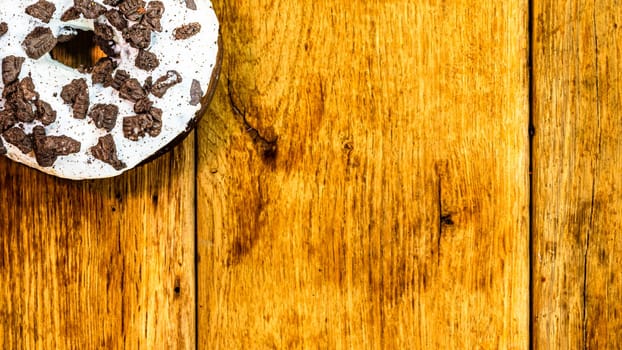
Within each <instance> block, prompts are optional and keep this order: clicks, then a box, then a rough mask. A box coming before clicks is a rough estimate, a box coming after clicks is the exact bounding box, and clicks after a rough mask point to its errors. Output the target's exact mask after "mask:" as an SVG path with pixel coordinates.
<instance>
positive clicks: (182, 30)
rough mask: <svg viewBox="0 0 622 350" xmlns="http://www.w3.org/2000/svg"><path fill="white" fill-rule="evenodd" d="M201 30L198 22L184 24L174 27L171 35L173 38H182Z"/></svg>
mask: <svg viewBox="0 0 622 350" xmlns="http://www.w3.org/2000/svg"><path fill="white" fill-rule="evenodd" d="M200 31H201V24H200V23H198V22H194V23H190V24H184V25H183V26H181V27H178V28H175V30H174V31H173V36H174V37H175V40H184V39H188V38H189V37H191V36H193V35H196V34H198V33H199V32H200Z"/></svg>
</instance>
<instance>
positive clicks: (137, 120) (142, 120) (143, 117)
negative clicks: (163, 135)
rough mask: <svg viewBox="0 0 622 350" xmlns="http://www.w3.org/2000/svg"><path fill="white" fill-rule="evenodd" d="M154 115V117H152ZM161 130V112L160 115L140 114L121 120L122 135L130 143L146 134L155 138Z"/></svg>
mask: <svg viewBox="0 0 622 350" xmlns="http://www.w3.org/2000/svg"><path fill="white" fill-rule="evenodd" d="M154 114H155V115H154ZM161 130H162V111H161V110H160V113H159V114H158V113H157V111H156V113H142V114H138V115H135V116H131V117H125V118H123V135H124V136H125V137H126V138H127V139H129V140H132V141H138V140H139V139H141V138H143V137H144V136H145V135H146V134H149V135H150V136H154V137H155V136H157V135H159V134H160V131H161Z"/></svg>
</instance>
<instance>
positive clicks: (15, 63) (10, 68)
mask: <svg viewBox="0 0 622 350" xmlns="http://www.w3.org/2000/svg"><path fill="white" fill-rule="evenodd" d="M25 60H26V58H24V57H17V56H6V57H5V58H3V59H2V83H3V84H4V85H8V84H10V83H12V82H14V81H16V80H17V78H18V77H19V73H21V71H22V64H23V63H24V61H25Z"/></svg>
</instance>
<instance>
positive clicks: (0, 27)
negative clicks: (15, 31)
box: [0, 22, 9, 37]
mask: <svg viewBox="0 0 622 350" xmlns="http://www.w3.org/2000/svg"><path fill="white" fill-rule="evenodd" d="M8 31H9V25H8V24H7V23H6V22H0V37H2V36H3V35H4V34H6V32H8Z"/></svg>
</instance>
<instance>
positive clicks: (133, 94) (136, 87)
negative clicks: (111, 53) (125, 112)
mask: <svg viewBox="0 0 622 350" xmlns="http://www.w3.org/2000/svg"><path fill="white" fill-rule="evenodd" d="M119 96H121V98H124V99H126V100H129V101H132V102H136V101H138V100H140V99H142V98H144V97H146V96H147V92H145V90H144V89H143V87H142V86H140V82H139V81H138V80H136V79H134V78H131V79H128V80H127V81H126V82H125V83H123V85H121V88H120V89H119Z"/></svg>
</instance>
